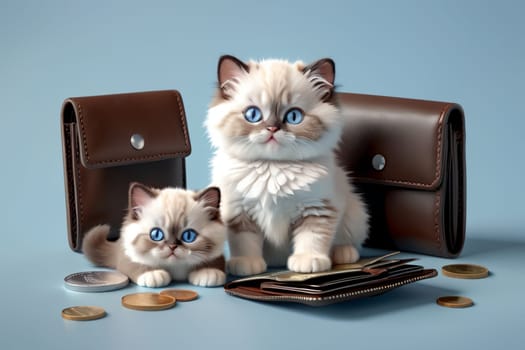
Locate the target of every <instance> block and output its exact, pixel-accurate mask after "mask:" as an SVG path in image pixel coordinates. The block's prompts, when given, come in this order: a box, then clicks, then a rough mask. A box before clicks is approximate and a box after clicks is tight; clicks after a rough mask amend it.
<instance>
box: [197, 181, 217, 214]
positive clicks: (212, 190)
mask: <svg viewBox="0 0 525 350" xmlns="http://www.w3.org/2000/svg"><path fill="white" fill-rule="evenodd" d="M195 200H196V201H197V202H199V203H203V204H204V209H205V210H206V211H207V212H208V216H209V218H210V220H217V219H219V218H220V213H219V207H220V204H221V191H220V190H219V188H217V187H208V188H207V189H205V190H202V191H201V192H199V193H198V194H197V196H196V198H195Z"/></svg>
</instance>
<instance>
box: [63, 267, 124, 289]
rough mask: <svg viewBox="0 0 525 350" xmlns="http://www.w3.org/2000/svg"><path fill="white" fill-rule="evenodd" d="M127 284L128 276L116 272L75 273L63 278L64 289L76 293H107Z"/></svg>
mask: <svg viewBox="0 0 525 350" xmlns="http://www.w3.org/2000/svg"><path fill="white" fill-rule="evenodd" d="M128 283H129V278H128V276H126V275H124V274H122V273H120V272H118V271H85V272H77V273H73V274H71V275H69V276H66V277H65V278H64V285H65V286H66V288H68V289H71V290H74V291H76V292H107V291H110V290H116V289H120V288H124V287H125V286H127V285H128Z"/></svg>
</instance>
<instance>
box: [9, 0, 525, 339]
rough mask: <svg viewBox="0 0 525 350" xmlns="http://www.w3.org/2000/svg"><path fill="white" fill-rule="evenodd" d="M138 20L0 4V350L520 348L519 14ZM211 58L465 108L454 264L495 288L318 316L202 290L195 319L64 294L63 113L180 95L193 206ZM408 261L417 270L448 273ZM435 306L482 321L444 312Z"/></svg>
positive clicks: (425, 284)
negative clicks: (482, 273) (461, 215)
mask: <svg viewBox="0 0 525 350" xmlns="http://www.w3.org/2000/svg"><path fill="white" fill-rule="evenodd" d="M143 3H144V2H137V1H120V2H117V1H89V2H88V1H85V2H72V1H66V0H64V1H45V2H44V1H16V0H7V1H6V0H2V1H1V2H0V118H1V121H2V123H1V131H2V132H1V133H0V135H1V137H0V159H1V163H2V165H1V172H0V178H1V180H2V181H1V183H2V187H3V189H2V191H1V193H2V195H1V197H0V198H1V201H0V217H1V224H0V227H1V228H2V242H1V243H0V276H1V281H2V282H1V289H0V291H1V297H0V348H1V349H29V348H45V349H93V348H99V349H104V348H117V349H118V348H123V349H124V348H126V349H140V348H177V349H184V348H188V349H213V348H219V349H224V348H226V347H228V348H240V347H241V346H242V347H243V348H247V349H266V348H270V349H271V348H289V349H296V348H297V349H299V348H300V349H312V348H320V347H322V348H326V349H328V348H348V349H357V348H375V349H377V348H379V347H381V348H383V349H405V348H425V349H441V348H447V349H455V348H457V349H488V348H496V347H500V346H501V345H505V348H508V349H517V348H520V349H522V348H523V346H524V345H523V343H524V342H525V335H524V332H523V325H524V324H525V307H524V306H523V290H524V287H525V280H524V279H523V277H521V275H522V272H521V270H522V269H523V266H524V264H523V263H524V258H523V257H524V248H525V238H524V236H525V235H523V233H524V232H523V231H524V229H523V227H524V226H525V225H524V224H525V219H524V214H525V213H524V205H523V198H524V194H525V193H524V191H523V186H522V179H523V176H524V175H523V174H524V172H525V165H524V162H523V158H524V157H523V151H524V150H525V141H524V138H523V130H525V115H524V112H523V98H524V97H523V93H524V88H523V84H524V83H523V82H524V81H525V69H524V65H523V63H524V62H525V40H523V33H525V21H523V13H524V12H525V5H524V3H523V2H520V1H498V2H495V1H493V2H488V1H461V2H459V1H415V0H414V1H401V0H399V1H332V2H330V1H325V2H320V1H287V2H284V1H270V0H267V1H264V2H263V1H251V0H244V1H220V2H219V1H217V2H212V1H209V2H208V1H191V2H190V1H165V2H160V1H150V2H148V5H147V6H146V5H144V4H143ZM263 3H265V4H264V5H263ZM222 54H234V55H237V56H238V57H241V58H245V59H247V58H266V57H281V58H288V59H303V60H304V61H307V62H308V61H313V60H315V59H318V58H321V57H325V56H329V57H332V58H333V59H334V60H335V62H336V65H337V76H336V81H337V83H338V84H339V85H340V90H341V91H354V92H360V93H370V94H382V95H391V96H402V97H413V98H423V99H432V100H445V101H453V102H458V103H460V104H462V106H463V107H464V109H465V112H466V117H467V122H466V123H467V171H468V202H467V203H468V213H467V217H468V225H467V235H468V239H467V242H466V246H465V250H464V253H463V254H462V256H461V257H460V258H459V259H457V260H456V261H457V262H469V263H478V264H483V265H486V266H488V267H489V268H490V270H491V271H492V274H491V276H490V277H489V278H487V279H483V280H474V281H468V280H457V279H451V278H446V277H443V276H439V277H437V278H435V279H432V280H426V281H422V282H419V283H417V284H414V285H410V286H406V287H403V288H400V289H397V290H396V291H393V292H391V293H388V294H386V295H383V296H380V297H376V298H369V299H364V300H359V301H355V302H351V303H346V304H338V305H333V306H329V307H324V308H309V307H305V306H300V305H268V304H260V303H255V302H249V301H244V300H241V299H237V298H233V297H230V296H228V295H226V294H225V293H224V292H223V291H222V290H221V289H220V288H219V289H203V288H195V289H196V290H198V292H199V293H200V294H201V298H200V300H198V301H196V302H192V303H186V304H182V303H181V304H180V305H178V306H177V307H176V308H175V309H173V310H168V311H161V312H138V311H132V310H127V309H124V308H123V307H121V306H120V297H121V296H122V295H124V294H126V293H131V292H134V291H136V290H144V289H143V288H138V287H136V286H130V287H127V288H126V289H124V290H120V291H115V292H109V293H101V294H86V293H76V292H72V291H68V290H66V289H64V287H63V278H64V277H65V276H66V275H67V274H69V273H72V272H77V271H82V270H88V269H91V268H92V267H91V266H90V265H89V264H88V263H87V261H86V260H85V259H84V257H83V256H82V255H79V254H76V253H73V252H71V251H70V250H69V248H68V246H67V239H66V224H65V204H64V190H63V175H62V158H61V144H60V123H59V111H60V106H61V103H62V100H63V99H64V98H66V97H69V96H87V95H95V94H106V93H117V92H130V91H144V90H158V89H171V88H176V89H178V90H180V91H181V93H182V95H183V98H184V101H185V106H186V110H187V114H188V120H189V128H190V134H191V141H192V146H193V153H192V155H191V156H190V157H189V159H188V163H187V164H188V179H189V187H192V188H200V187H203V186H205V185H207V183H208V181H209V169H208V160H209V157H210V152H211V150H210V147H209V145H208V141H207V139H206V137H205V136H204V128H203V126H202V123H203V121H204V118H205V115H206V108H207V105H208V103H209V101H210V99H211V96H212V95H213V86H214V83H215V78H216V64H217V59H218V57H219V56H220V55H222ZM370 253H371V254H373V253H374V252H370ZM405 256H414V255H413V254H406V255H405ZM419 258H420V261H419V262H420V263H421V264H423V265H425V266H427V267H435V268H440V267H441V266H443V265H445V264H448V263H450V260H446V259H438V258H432V257H426V256H420V257H419ZM183 286H184V287H187V286H186V285H183ZM445 294H462V295H466V296H469V297H471V298H472V299H474V301H475V303H476V304H475V306H474V307H471V308H468V309H462V310H455V309H448V308H442V307H439V306H437V305H436V304H435V299H436V298H437V297H438V296H441V295H445ZM78 304H80V305H90V304H93V305H100V306H102V307H104V308H106V310H107V311H108V316H107V317H106V318H104V319H101V320H97V321H90V322H72V321H65V320H62V318H61V317H60V310H61V309H62V308H64V307H67V306H71V305H78Z"/></svg>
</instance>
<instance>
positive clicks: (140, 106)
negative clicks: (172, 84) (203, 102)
mask: <svg viewBox="0 0 525 350" xmlns="http://www.w3.org/2000/svg"><path fill="white" fill-rule="evenodd" d="M62 115H63V122H64V123H74V124H75V126H76V128H77V133H76V134H77V135H78V142H79V152H80V160H81V162H82V165H83V166H84V167H86V168H102V167H107V166H118V165H126V164H132V163H141V162H146V161H156V160H164V159H169V158H175V157H185V156H187V155H189V154H190V152H191V146H190V141H189V135H188V129H187V125H186V116H185V113H184V106H183V104H182V98H181V96H180V94H179V92H178V91H175V90H166V91H151V92H142V93H128V94H115V95H104V96H89V97H73V98H69V99H66V100H65V101H64V104H63V106H62Z"/></svg>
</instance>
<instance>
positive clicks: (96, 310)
mask: <svg viewBox="0 0 525 350" xmlns="http://www.w3.org/2000/svg"><path fill="white" fill-rule="evenodd" d="M104 316H106V311H105V310H104V309H103V308H101V307H98V306H71V307H68V308H65V309H64V310H62V317H63V318H65V319H66V320H72V321H89V320H96V319H99V318H102V317H104Z"/></svg>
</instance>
